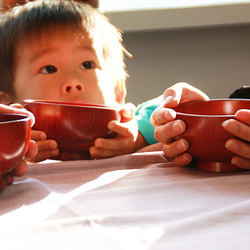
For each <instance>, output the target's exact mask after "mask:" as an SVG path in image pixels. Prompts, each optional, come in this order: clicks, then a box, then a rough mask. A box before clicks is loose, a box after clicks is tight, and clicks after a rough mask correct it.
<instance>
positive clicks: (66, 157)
mask: <svg viewBox="0 0 250 250" xmlns="http://www.w3.org/2000/svg"><path fill="white" fill-rule="evenodd" d="M51 159H53V160H60V161H77V160H90V159H92V158H91V156H90V154H89V153H88V152H86V153H69V152H60V153H59V155H57V156H55V157H53V158H51Z"/></svg>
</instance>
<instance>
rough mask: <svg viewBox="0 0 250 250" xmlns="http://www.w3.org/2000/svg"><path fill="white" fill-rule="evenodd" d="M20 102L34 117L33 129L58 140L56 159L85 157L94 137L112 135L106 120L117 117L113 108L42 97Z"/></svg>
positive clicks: (116, 112)
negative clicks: (44, 99)
mask: <svg viewBox="0 0 250 250" xmlns="http://www.w3.org/2000/svg"><path fill="white" fill-rule="evenodd" d="M23 105H24V107H25V108H26V109H27V110H29V111H31V112H32V113H33V114H34V116H35V119H36V122H35V125H34V126H33V129H34V130H41V131H44V132H45V133H46V134H47V136H48V138H49V139H54V140H55V141H56V142H57V143H58V148H59V150H60V155H59V157H57V159H59V160H79V159H88V158H89V155H88V150H89V148H90V147H91V146H92V145H93V143H94V140H95V139H96V138H113V137H115V136H116V134H115V133H113V132H112V131H110V130H109V129H108V128H107V124H108V122H109V121H111V120H119V119H120V115H119V110H118V108H116V107H108V106H103V105H92V104H91V105H90V104H74V103H66V102H56V101H43V100H24V102H23Z"/></svg>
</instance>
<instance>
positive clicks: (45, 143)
mask: <svg viewBox="0 0 250 250" xmlns="http://www.w3.org/2000/svg"><path fill="white" fill-rule="evenodd" d="M31 139H32V140H34V141H36V143H37V146H38V154H37V155H36V156H35V157H33V158H26V160H28V161H31V162H39V161H43V160H46V159H49V158H51V157H53V156H57V155H58V154H59V150H58V148H57V142H56V141H54V140H47V135H46V133H44V132H43V131H39V130H31Z"/></svg>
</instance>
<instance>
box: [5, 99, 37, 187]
mask: <svg viewBox="0 0 250 250" xmlns="http://www.w3.org/2000/svg"><path fill="white" fill-rule="evenodd" d="M0 113H16V114H25V115H29V116H30V117H31V118H32V121H31V122H32V125H33V123H34V121H35V120H34V116H33V115H32V114H31V113H30V112H28V111H26V110H23V109H17V108H13V107H10V106H5V105H2V104H0ZM1 147H4V145H1ZM36 154H37V145H36V143H35V142H34V141H30V144H29V148H28V151H27V153H26V156H28V157H33V156H35V155H36ZM26 170H27V164H26V162H25V161H21V162H20V163H19V164H18V165H17V166H16V167H15V168H14V169H13V170H12V171H11V172H10V173H8V174H5V175H1V173H0V189H1V188H3V187H5V186H6V185H11V184H12V182H13V177H14V176H22V175H24V174H25V172H26Z"/></svg>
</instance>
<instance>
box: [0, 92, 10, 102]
mask: <svg viewBox="0 0 250 250" xmlns="http://www.w3.org/2000/svg"><path fill="white" fill-rule="evenodd" d="M11 101H12V98H11V96H10V94H9V93H8V92H5V91H0V103H1V104H5V105H9V104H11Z"/></svg>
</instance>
